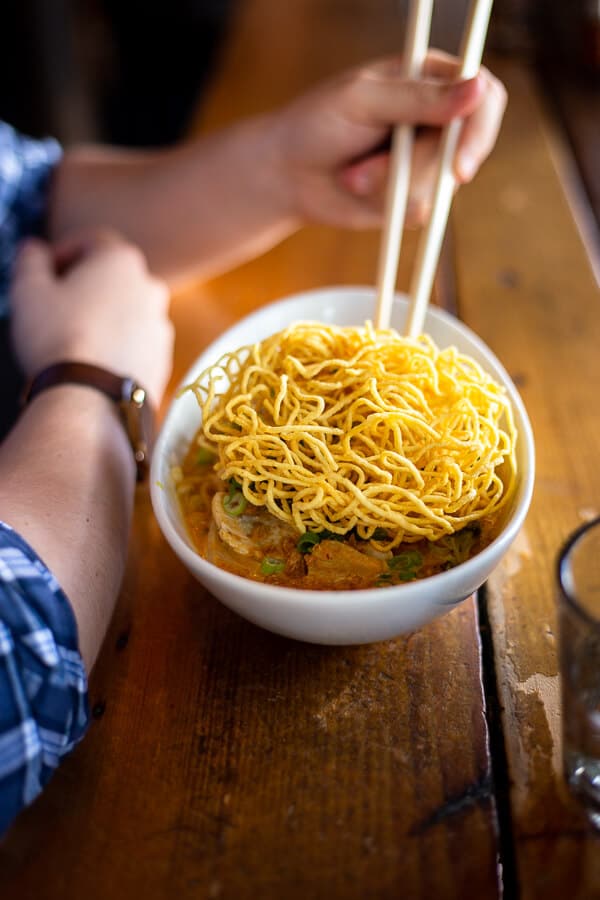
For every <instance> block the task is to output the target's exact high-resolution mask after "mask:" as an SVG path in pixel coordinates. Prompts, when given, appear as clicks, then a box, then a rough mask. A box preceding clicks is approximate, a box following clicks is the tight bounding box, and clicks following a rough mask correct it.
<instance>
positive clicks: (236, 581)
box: [151, 287, 534, 644]
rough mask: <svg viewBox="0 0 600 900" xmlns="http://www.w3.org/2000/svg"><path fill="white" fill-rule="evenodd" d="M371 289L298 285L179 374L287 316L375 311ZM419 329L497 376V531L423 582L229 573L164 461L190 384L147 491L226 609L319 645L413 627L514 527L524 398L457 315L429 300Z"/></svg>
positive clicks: (447, 604)
mask: <svg viewBox="0 0 600 900" xmlns="http://www.w3.org/2000/svg"><path fill="white" fill-rule="evenodd" d="M406 309H407V302H406V300H405V299H404V298H402V297H397V298H396V299H395V301H394V307H393V312H392V325H393V326H394V327H395V328H397V329H398V330H399V331H402V328H403V322H404V319H405V316H406ZM373 311H374V292H373V289H372V288H362V287H356V288H355V287H332V288H323V289H320V290H314V291H309V292H307V293H303V294H297V295H295V296H292V297H289V298H287V299H284V300H279V301H277V302H275V303H271V304H270V305H268V306H265V307H262V308H261V309H259V310H257V311H256V312H254V313H252V314H251V315H249V316H247V317H246V318H245V319H243V320H241V321H240V322H238V324H237V325H234V326H233V327H232V328H230V329H229V330H228V331H226V332H225V333H224V334H223V335H221V337H220V338H218V339H217V340H216V341H214V343H213V344H211V345H210V347H208V348H207V349H206V350H205V351H204V353H202V354H201V356H199V357H198V359H197V360H196V362H195V363H194V365H193V366H192V367H191V369H190V370H189V372H188V373H187V375H186V376H185V378H184V380H183V382H182V383H183V384H189V383H190V382H191V381H193V380H194V379H195V378H196V377H197V376H198V375H199V374H200V373H201V372H202V371H203V370H204V369H205V368H207V366H209V365H211V364H212V363H214V362H216V361H217V359H218V358H219V357H220V356H222V354H223V353H225V352H226V351H228V350H233V349H235V348H237V347H242V346H244V345H247V344H250V343H254V342H255V341H258V340H261V339H262V338H264V337H267V336H268V335H270V334H273V333H274V332H276V331H280V330H281V329H283V328H284V327H285V326H287V325H289V324H290V323H291V322H294V321H298V320H318V321H322V322H326V323H332V324H338V325H363V324H364V322H365V321H366V320H367V319H371V318H372V317H373ZM425 330H426V331H427V332H428V333H429V334H430V335H431V336H432V338H433V339H434V341H435V342H436V344H437V345H438V346H439V347H446V346H449V345H451V344H453V345H454V346H456V347H457V348H458V350H459V351H461V352H464V353H468V354H469V355H470V356H472V357H473V358H474V359H476V360H477V361H478V362H479V363H480V364H481V365H482V366H483V368H484V369H485V370H486V371H487V372H488V373H489V374H490V375H492V376H493V377H494V378H495V379H496V381H498V382H501V383H502V384H504V385H505V387H506V389H507V391H508V393H509V396H510V399H511V401H512V404H513V409H514V415H515V423H516V427H517V429H518V434H519V438H518V442H517V459H518V469H519V482H518V488H517V491H516V495H515V497H514V500H513V503H512V505H511V507H510V509H509V510H507V511H506V513H505V521H504V524H503V528H502V531H501V533H500V534H499V535H498V537H497V538H496V539H495V540H494V541H493V542H492V543H491V544H490V545H489V546H487V547H486V548H485V549H484V550H483V551H482V552H481V553H479V554H478V555H477V556H475V557H473V558H472V559H470V560H468V561H467V562H465V563H462V564H461V565H459V566H456V568H454V569H450V570H449V571H447V572H443V573H442V574H440V575H434V576H433V577H431V578H426V579H423V580H421V581H413V582H409V583H407V584H402V585H399V586H396V587H386V588H372V589H369V590H359V591H308V590H297V589H294V588H283V587H277V586H274V585H268V584H261V583H259V582H254V581H251V580H248V579H245V578H241V577H240V576H238V575H232V574H230V573H229V572H225V571H223V570H222V569H219V568H217V567H216V566H213V565H212V564H211V563H209V562H207V561H206V560H204V559H202V557H200V556H199V555H198V554H197V553H196V551H195V550H194V548H193V546H192V544H191V542H190V539H189V537H188V535H187V532H186V529H185V525H184V523H183V521H182V518H181V515H180V512H179V506H178V502H177V498H176V495H175V491H174V489H173V485H172V481H171V477H170V469H171V466H173V465H174V464H176V463H178V462H179V461H180V460H181V459H182V457H183V454H184V452H185V450H186V448H187V446H188V445H189V442H190V440H191V439H192V437H193V436H194V434H195V432H196V430H197V429H198V426H199V424H200V410H199V407H198V404H197V402H196V400H195V398H194V396H193V395H192V394H191V393H186V394H184V395H183V396H182V397H180V398H178V399H176V400H174V402H173V404H172V406H171V407H170V409H169V411H168V413H167V416H166V418H165V421H164V423H163V426H162V429H161V431H160V434H159V437H158V441H157V443H156V447H155V450H154V457H153V462H152V470H151V493H152V504H153V507H154V512H155V514H156V517H157V519H158V522H159V525H160V527H161V529H162V532H163V534H164V536H165V537H166V539H167V541H168V542H169V544H170V545H171V547H172V548H173V550H174V551H175V553H176V554H177V556H178V557H179V559H180V560H181V561H182V563H183V564H184V565H185V566H187V568H188V569H189V571H190V572H191V573H192V574H193V575H194V576H195V577H196V578H197V579H198V581H200V582H201V583H202V584H203V585H204V587H205V588H207V590H209V591H210V592H211V593H212V594H214V596H215V597H218V599H219V600H221V602H222V603H224V604H225V605H226V606H228V607H229V608H230V609H233V610H235V612H237V613H239V614H240V615H241V616H243V617H244V618H246V619H248V620H249V621H251V622H254V623H255V624H256V625H260V626H262V627H263V628H267V629H268V630H270V631H274V632H276V633H277V634H282V635H286V636H287V637H292V638H297V639H299V640H303V641H310V642H312V643H318V644H364V643H369V642H371V641H379V640H384V639H389V638H393V637H395V636H396V635H399V634H402V633H405V632H409V631H414V630H415V629H416V628H419V627H420V626H421V625H423V624H424V623H425V622H428V621H430V620H431V619H434V618H435V617H437V616H440V615H442V614H443V613H445V612H447V611H448V610H450V609H451V608H452V607H453V606H455V605H456V604H457V603H460V602H461V601H462V600H464V599H466V598H467V597H468V596H469V595H470V594H472V593H473V591H475V590H476V589H477V588H478V587H480V586H481V585H482V584H483V582H484V581H485V579H486V578H487V577H488V575H489V574H490V572H491V571H492V569H493V568H494V567H495V566H496V565H497V563H498V562H499V560H500V559H501V557H502V556H503V555H504V554H505V553H506V551H507V550H508V547H509V546H510V544H511V543H512V541H513V540H514V538H515V536H516V535H517V532H518V531H519V529H520V527H521V525H522V523H523V520H524V518H525V515H526V513H527V509H528V507H529V503H530V500H531V494H532V490H533V481H534V446H533V437H532V432H531V426H530V423H529V419H528V418H527V413H526V412H525V408H524V406H523V403H522V401H521V399H520V397H519V395H518V393H517V390H516V388H515V386H514V385H513V383H512V381H511V380H510V378H509V376H508V374H507V372H506V371H505V369H504V368H503V367H502V365H501V364H500V363H499V362H498V360H497V359H496V357H495V356H494V354H493V353H492V352H491V351H490V350H489V349H488V347H486V345H485V344H484V343H483V342H482V341H481V340H480V339H479V338H478V337H477V336H476V335H475V334H474V333H473V332H472V331H471V330H470V329H468V328H467V327H466V326H465V325H463V324H462V323H461V322H459V321H458V320H457V319H456V318H454V317H453V316H451V315H449V314H448V313H445V312H443V311H441V310H439V309H435V308H430V310H429V312H428V315H427V320H426V326H425Z"/></svg>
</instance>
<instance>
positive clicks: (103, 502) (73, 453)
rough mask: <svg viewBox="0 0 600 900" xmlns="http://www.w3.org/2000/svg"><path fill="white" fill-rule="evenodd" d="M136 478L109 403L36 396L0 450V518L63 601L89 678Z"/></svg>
mask: <svg viewBox="0 0 600 900" xmlns="http://www.w3.org/2000/svg"><path fill="white" fill-rule="evenodd" d="M134 482H135V471H134V465H133V458H132V454H131V450H130V447H129V443H128V440H127V436H126V434H125V431H124V429H123V427H122V425H121V423H120V422H119V420H118V417H117V414H116V412H115V410H114V408H113V406H112V404H111V402H110V401H109V400H108V399H107V398H106V397H104V396H103V395H101V394H100V393H98V392H97V391H94V390H92V389H89V388H85V387H77V386H61V387H58V388H52V389H50V390H47V391H45V392H43V393H41V394H40V395H39V396H38V397H36V398H35V399H34V400H33V401H32V403H31V404H30V406H29V407H28V408H27V409H26V410H25V412H24V413H23V415H22V417H21V419H20V420H19V422H18V423H17V425H16V427H15V428H14V429H13V431H12V432H11V433H10V435H9V437H8V438H7V439H6V441H5V442H4V444H2V446H1V447H0V518H1V519H2V520H3V521H5V522H6V523H7V524H9V525H11V526H12V527H13V528H14V529H15V530H16V531H18V532H19V533H20V534H21V535H22V536H23V537H24V538H25V540H26V541H28V543H30V544H31V546H32V547H33V548H34V549H35V550H36V552H37V553H39V555H40V557H41V558H42V559H43V561H44V562H45V563H46V564H47V566H48V567H49V569H50V570H51V571H52V573H53V574H54V576H55V577H56V579H57V581H58V582H59V584H60V585H61V587H62V588H63V590H64V591H65V593H66V594H67V596H68V597H69V600H70V601H71V604H72V607H73V610H74V612H75V617H76V619H77V625H78V630H79V644H80V648H81V652H82V656H83V658H84V662H85V664H86V667H87V669H88V671H89V670H90V668H91V666H92V665H93V663H94V660H95V658H96V655H97V653H98V650H99V647H100V644H101V642H102V639H103V637H104V634H105V631H106V628H107V625H108V623H109V621H110V617H111V614H112V611H113V607H114V602H115V599H116V596H117V594H118V590H119V586H120V583H121V579H122V575H123V571H124V565H125V558H126V551H127V541H128V535H129V528H130V522H131V510H132V500H133V490H134Z"/></svg>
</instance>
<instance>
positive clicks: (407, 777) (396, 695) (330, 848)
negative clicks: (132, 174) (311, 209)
mask: <svg viewBox="0 0 600 900" xmlns="http://www.w3.org/2000/svg"><path fill="white" fill-rule="evenodd" d="M400 18H401V17H400V16H399V14H398V7H397V5H396V4H395V3H392V2H391V0H380V2H378V3H377V4H375V5H374V4H372V3H370V2H367V0H351V2H347V3H343V4H342V3H339V2H338V0H290V2H289V3H286V4H273V3H272V2H269V0H246V2H244V3H243V4H240V8H239V15H238V18H237V19H236V21H235V27H234V28H233V29H232V32H231V36H230V40H229V43H228V46H227V48H226V51H225V53H224V56H223V58H222V63H221V69H220V73H219V77H218V78H217V80H216V82H215V84H214V85H213V89H212V91H211V93H210V95H209V97H208V98H207V100H206V102H205V103H203V105H202V107H201V110H200V112H199V116H198V120H197V123H196V130H197V131H198V132H201V131H210V130H211V129H213V128H216V127H218V126H220V125H222V124H225V123H227V122H229V121H231V120H232V119H235V118H237V117H238V116H240V115H246V114H249V113H251V112H254V111H258V110H261V109H264V108H267V107H269V106H272V105H274V104H275V103H279V102H282V101H284V100H286V99H288V97H290V96H292V95H293V94H295V93H296V92H297V91H298V90H301V89H303V88H304V87H306V86H307V85H308V84H310V83H313V82H314V81H316V80H317V79H319V78H321V77H323V76H325V75H327V74H329V73H331V72H334V71H338V70H339V69H340V68H341V67H342V66H345V65H348V64H352V63H355V62H358V61H359V60H362V59H365V58H369V57H371V56H374V55H380V54H384V53H387V52H389V51H390V50H392V49H395V48H397V47H399V46H401V38H402V22H401V21H400ZM493 66H494V68H495V70H496V71H498V72H499V73H500V75H501V76H502V77H503V78H504V80H505V81H506V83H507V85H508V87H509V91H510V94H511V102H510V105H509V110H508V113H507V118H506V125H505V128H504V130H503V133H502V136H501V139H500V142H499V145H498V147H497V149H496V151H495V152H494V154H493V156H492V158H491V159H490V161H489V162H488V163H487V165H486V166H485V168H484V169H483V171H482V173H481V174H480V175H479V177H478V178H477V180H476V181H475V182H474V184H473V185H472V186H469V187H468V188H465V189H463V190H462V191H461V192H460V193H459V195H458V197H457V200H456V201H455V206H454V211H453V228H452V240H451V242H449V243H448V245H447V248H446V256H445V259H444V267H443V272H444V274H443V277H442V282H441V288H442V289H441V290H440V291H439V292H438V297H439V298H440V300H441V301H442V302H443V303H444V304H446V305H447V304H449V303H450V302H451V303H453V304H454V303H455V302H456V303H457V304H458V308H459V311H460V313H461V316H462V317H463V318H464V319H465V320H466V321H467V322H468V323H469V324H470V325H471V326H472V327H473V328H474V329H475V330H476V331H477V332H478V333H479V334H480V335H481V336H482V337H483V339H484V340H485V341H486V342H487V343H488V344H489V345H490V346H491V347H492V349H494V350H495V351H496V353H497V354H498V356H499V357H500V359H501V360H503V362H504V363H505V364H506V365H507V367H508V368H509V370H510V372H511V374H512V375H513V378H514V379H515V381H516V382H517V384H518V385H519V386H520V389H521V391H522V394H523V397H524V400H525V402H526V405H527V408H528V410H529V412H530V415H531V417H532V420H533V425H534V429H535V433H536V438H537V447H538V480H537V486H536V493H535V497H534V502H533V506H532V510H531V514H530V516H529V518H528V521H527V525H526V528H525V529H524V531H523V534H522V535H521V538H520V541H519V543H518V544H517V546H516V547H515V548H514V550H513V551H511V553H510V554H509V555H508V556H507V558H506V560H505V561H504V563H503V565H502V566H501V567H500V568H499V569H498V570H497V572H496V573H494V575H493V577H492V578H491V579H490V582H489V585H488V589H487V603H488V610H487V612H488V619H489V624H490V628H491V640H492V641H493V647H494V650H495V653H494V660H492V659H491V658H490V659H487V660H486V664H488V665H490V666H491V664H492V662H494V663H495V669H494V670H492V669H491V668H490V669H489V670H488V671H487V682H488V683H491V684H493V683H494V679H496V684H497V688H498V694H499V698H500V701H501V703H502V706H503V718H502V720H501V723H500V727H501V729H502V731H501V732H500V739H501V741H503V743H504V744H505V747H506V754H507V760H508V766H509V771H508V777H509V778H510V787H511V789H510V795H509V797H508V812H507V811H506V810H505V811H504V813H503V815H502V818H501V820H500V821H498V816H497V812H496V802H495V793H494V788H493V784H492V777H491V774H492V773H491V766H490V754H489V746H488V731H487V727H486V720H485V702H484V696H483V689H482V680H481V679H482V659H481V643H480V640H479V627H478V618H477V609H476V606H475V603H474V601H473V600H469V601H467V602H466V603H464V604H463V605H462V606H461V607H459V608H457V609H455V610H454V611H453V612H452V613H450V614H449V615H448V616H446V617H445V618H443V619H440V620H438V621H437V622H434V623H432V624H431V625H429V626H428V627H426V628H424V629H422V630H421V631H419V632H418V633H416V634H414V635H411V636H407V637H404V638H400V639H398V640H396V641H389V642H383V643H380V644H375V645H372V646H368V647H351V648H324V647H314V646H310V645H304V644H300V643H296V642H292V641H288V640H284V639H282V638H278V637H275V636H273V635H270V634H268V633H267V632H264V631H261V630H259V629H257V628H255V627H253V626H251V625H249V624H248V623H246V622H244V621H243V620H241V619H239V618H238V617H236V616H235V615H234V614H232V613H230V612H229V611H227V610H226V609H225V608H224V607H223V606H221V605H220V604H219V603H217V602H216V601H215V600H214V599H213V598H212V597H211V596H210V595H208V594H207V593H206V592H205V591H204V590H203V589H202V588H201V587H200V586H199V585H198V584H197V583H196V582H195V581H193V580H192V579H191V578H190V577H189V576H188V574H187V573H186V571H185V570H184V569H183V568H182V566H181V565H180V564H179V562H178V561H177V560H176V559H175V558H174V556H173V554H172V553H171V552H170V551H169V550H168V548H167V547H166V545H165V542H164V540H163V539H162V536H161V534H160V531H159V529H158V526H157V524H156V522H155V520H154V518H153V516H152V512H151V509H150V504H149V499H148V495H147V492H146V491H145V490H140V491H139V492H138V497H137V503H136V516H135V524H134V530H133V534H132V541H131V555H130V564H129V567H128V571H127V576H126V580H125V584H124V586H123V591H122V594H121V597H120V601H119V606H118V610H117V613H116V616H115V619H114V622H113V625H112V627H111V630H110V634H109V636H108V638H107V641H106V644H105V648H104V651H103V654H102V656H101V659H100V661H99V664H98V666H97V668H96V670H95V672H94V674H93V678H92V683H91V703H92V708H93V711H94V720H93V725H92V728H91V730H90V733H89V735H88V738H87V740H86V741H85V742H84V743H83V744H82V745H81V746H80V747H79V748H78V749H77V751H76V752H75V753H74V754H73V755H72V757H71V758H70V759H69V760H68V761H67V762H66V763H65V764H64V765H63V767H62V768H61V770H60V771H59V772H58V774H57V775H56V777H55V778H54V780H53V782H52V783H51V785H50V786H49V788H48V790H47V791H46V792H45V794H44V795H43V796H42V797H41V798H40V800H39V801H38V802H37V803H36V804H35V805H34V807H33V808H32V809H30V810H28V811H27V812H25V813H24V814H23V815H22V817H21V818H20V820H19V821H18V822H17V824H16V826H15V827H14V828H13V830H12V831H11V833H10V834H9V836H8V838H7V839H6V840H5V841H4V843H2V844H1V845H0V884H1V886H2V898H3V900H24V898H25V900H28V898H38V897H39V898H43V900H58V898H61V900H65V898H79V897H85V898H86V900H105V898H111V900H112V898H115V900H120V898H125V897H127V898H129V897H138V896H145V897H146V898H147V900H162V898H172V897H177V898H183V900H187V898H221V897H222V898H236V900H239V898H241V900H244V898H249V900H250V898H251V900H254V898H261V900H263V898H264V900H270V898H277V900H278V898H281V897H285V898H290V900H295V898H308V900H310V898H321V897H322V898H343V900H345V898H348V900H353V898H365V897H369V898H382V900H388V898H390V900H392V898H397V897H401V896H403V897H407V898H411V900H421V898H422V900H430V898H433V897H435V898H441V900H446V898H448V900H454V898H456V900H469V898H471V897H474V898H478V900H479V898H481V900H494V898H497V897H499V896H500V888H499V883H498V882H499V869H498V852H499V847H500V842H499V840H498V829H499V828H502V847H503V849H504V852H505V853H506V854H508V855H509V856H510V859H505V863H508V864H509V865H513V866H514V868H515V870H516V874H517V880H518V889H519V892H520V896H521V898H522V900H534V898H535V900H537V898H542V897H544V898H545V900H553V898H561V900H562V898H564V897H570V898H574V900H575V898H577V900H584V898H585V900H593V898H595V897H600V889H599V885H600V871H599V865H600V863H599V858H600V857H599V854H598V852H597V851H598V841H597V839H595V838H594V837H593V836H592V835H591V834H590V833H589V832H586V831H585V828H584V824H583V821H582V819H581V817H580V815H579V814H578V811H577V810H576V809H575V808H574V807H573V806H572V805H571V804H570V803H569V800H568V798H567V797H566V795H565V792H564V788H563V785H562V780H561V777H560V771H559V770H560V763H559V759H560V745H559V724H560V720H559V713H558V677H557V664H556V634H555V618H554V600H553V597H554V594H553V591H554V587H553V561H554V557H555V554H556V551H557V549H558V546H559V545H560V543H561V541H562V539H563V538H564V536H565V535H566V533H567V532H568V531H569V530H570V529H571V528H572V527H573V526H574V525H575V524H577V523H578V522H579V521H580V520H581V518H582V517H584V516H586V515H588V514H589V513H590V512H591V511H592V508H596V507H597V506H598V504H599V503H600V501H599V500H598V497H600V483H599V478H600V476H599V474H598V473H599V471H600V470H599V469H598V467H597V464H596V456H597V452H596V448H597V447H598V444H599V442H600V434H599V432H598V421H599V419H598V415H597V412H598V401H597V399H596V397H597V396H598V392H599V388H600V370H599V362H598V360H599V355H598V351H597V348H598V346H599V340H600V333H599V332H600V320H599V317H598V294H597V289H596V286H595V284H594V281H593V278H592V275H591V270H590V267H589V264H588V261H587V259H586V256H585V252H584V250H583V247H582V244H581V240H580V237H579V234H578V232H577V229H576V227H575V225H574V222H573V219H572V216H571V213H570V210H569V207H568V204H567V203H566V201H565V197H564V194H563V191H562V187H561V183H560V177H559V173H558V171H557V169H556V166H555V164H554V162H553V153H552V141H554V140H555V135H554V134H553V129H552V126H551V124H550V123H549V121H548V119H547V117H546V115H545V113H544V112H543V105H542V104H541V102H540V98H539V96H538V95H537V93H536V92H535V90H534V88H533V87H532V84H533V79H532V77H531V74H530V73H529V72H528V71H527V70H526V69H524V68H523V67H522V66H520V65H518V64H516V63H510V62H507V61H501V60H494V61H493ZM274 73H276V77H274ZM550 138H551V140H550ZM377 241H378V236H377V235H376V234H347V233H344V232H341V231H336V230H333V229H326V228H317V227H314V228H308V229H305V230H304V231H302V232H301V233H300V234H298V235H296V236H294V237H293V238H291V239H289V240H288V241H286V242H285V243H284V244H282V245H281V246H280V247H278V248H277V249H276V250H274V251H272V252H271V253H269V254H267V255H266V256H265V257H263V258H262V259H260V260H256V261H254V262H252V263H249V264H248V265H246V266H243V267H240V268H239V269H237V270H236V271H234V272H231V273H229V274H228V275H226V276H224V277H222V278H220V279H217V280H215V281H212V282H210V283H207V284H204V285H198V286H194V287H193V288H191V289H190V290H189V291H188V292H186V293H185V294H182V295H181V296H180V297H178V298H177V300H176V302H175V304H174V311H173V314H174V319H175V323H176V326H177V330H178V337H177V348H176V369H175V373H174V381H173V384H175V383H176V382H177V381H178V380H179V378H180V377H181V375H182V374H183V372H184V371H185V369H187V367H188V366H189V364H190V363H191V362H192V360H193V359H194V358H195V357H196V356H197V355H198V353H199V352H200V351H201V349H202V348H203V347H204V346H206V344H207V343H209V342H210V341H211V340H212V339H213V338H214V337H216V336H217V335H218V334H219V333H220V332H221V331H222V330H223V329H225V328H226V327H228V326H229V325H230V324H232V323H233V322H234V321H236V320H237V319H239V317H240V316H242V315H244V314H246V313H247V312H249V311H251V310H252V309H255V308H256V307H258V306H260V305H262V304H263V303H265V302H267V301H269V300H272V299H275V298H277V297H281V296H284V295H286V294H289V293H293V292H296V291H299V290H303V289H306V288H310V287H317V286H323V285H327V284H339V283H342V284H343V283H373V280H374V272H375V265H376V258H377ZM414 243H415V241H414V235H412V234H409V235H408V236H407V239H406V241H405V243H404V247H403V258H402V261H401V269H400V274H399V283H400V285H401V286H404V285H406V284H407V283H408V274H409V272H410V265H411V259H412V253H413V252H414ZM454 276H456V280H455V279H454ZM494 751H495V754H496V755H495V759H494V762H495V764H496V766H497V767H498V769H497V774H498V778H499V781H498V783H499V786H500V789H501V788H502V776H503V772H502V754H501V753H499V752H498V751H499V747H498V746H497V745H496V746H494ZM504 774H506V773H504ZM511 900H512V898H511Z"/></svg>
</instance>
